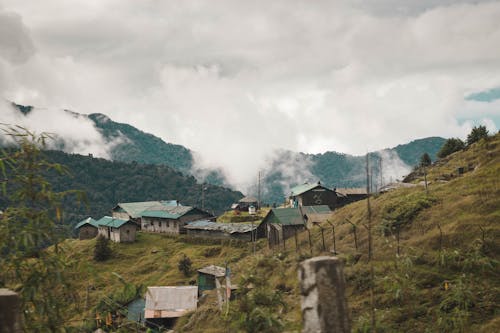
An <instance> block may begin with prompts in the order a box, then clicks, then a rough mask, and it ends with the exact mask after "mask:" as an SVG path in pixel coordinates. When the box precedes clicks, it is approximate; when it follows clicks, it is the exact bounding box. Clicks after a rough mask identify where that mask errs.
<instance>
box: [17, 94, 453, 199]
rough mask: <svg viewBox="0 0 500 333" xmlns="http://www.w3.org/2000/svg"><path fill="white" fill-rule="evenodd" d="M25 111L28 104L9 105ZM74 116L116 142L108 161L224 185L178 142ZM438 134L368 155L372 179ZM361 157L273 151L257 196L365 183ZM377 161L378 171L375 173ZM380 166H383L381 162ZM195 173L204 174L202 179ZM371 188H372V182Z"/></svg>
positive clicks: (428, 147)
mask: <svg viewBox="0 0 500 333" xmlns="http://www.w3.org/2000/svg"><path fill="white" fill-rule="evenodd" d="M14 105H15V106H16V107H17V108H18V109H19V111H20V112H22V113H23V114H24V115H26V114H29V112H31V111H32V109H33V107H31V106H22V105H18V104H14ZM66 111H67V112H70V113H72V114H75V115H78V116H84V117H87V118H88V119H90V120H91V121H92V122H93V123H94V124H95V127H96V128H97V129H98V130H99V132H100V133H101V135H102V136H103V137H104V138H105V139H106V140H108V141H113V140H114V139H122V140H115V141H118V143H117V144H115V145H113V147H112V148H111V150H110V155H111V159H113V160H115V161H122V162H138V163H145V164H156V165H168V166H170V167H171V168H173V169H175V170H178V171H180V172H182V173H184V174H187V175H195V174H196V175H197V178H198V181H200V182H206V183H210V184H214V185H226V186H228V183H227V180H226V179H225V177H224V174H223V171H222V170H221V169H211V170H196V169H195V165H194V159H193V151H191V150H190V149H188V148H186V147H184V146H182V145H177V144H172V143H167V142H165V141H164V140H162V139H161V138H159V137H157V136H154V135H152V134H149V133H146V132H144V131H141V130H139V129H137V128H136V127H134V126H131V125H129V124H125V123H118V122H115V121H113V120H111V119H110V118H109V117H108V116H106V115H104V114H100V113H92V114H89V115H82V114H78V113H76V112H73V111H69V110H66ZM444 142H445V139H444V138H441V137H429V138H422V139H418V140H414V141H411V142H409V143H407V144H400V145H398V146H396V147H394V148H389V149H384V150H381V151H378V152H372V153H370V154H369V155H370V160H371V162H370V163H371V164H372V172H373V178H374V180H376V181H379V179H380V178H381V175H382V178H383V179H384V180H385V181H386V182H388V181H391V180H392V181H395V180H396V179H397V178H399V177H402V176H403V175H401V171H402V169H405V170H408V172H409V171H410V170H409V169H411V167H413V166H415V165H416V164H418V163H419V159H420V157H421V156H422V154H424V153H428V154H429V155H430V157H431V159H432V160H433V161H434V160H436V154H437V152H438V151H439V149H440V148H441V146H442V145H443V144H444ZM365 159H366V156H353V155H349V154H343V153H338V152H334V151H328V152H325V153H320V154H305V153H297V152H292V151H287V150H280V151H276V153H275V154H274V155H273V157H272V158H271V159H270V160H269V161H268V167H267V170H265V172H264V174H265V176H264V178H263V179H262V184H261V185H262V188H263V191H262V200H263V201H264V202H268V203H273V202H276V203H280V202H282V201H283V198H284V196H285V195H286V194H288V193H287V191H288V189H289V188H290V187H293V186H295V185H297V184H300V183H303V182H305V181H318V180H320V181H321V182H322V183H323V184H325V185H326V186H328V187H360V186H366V174H365ZM380 160H382V173H380V170H379V169H380V166H381V165H380ZM384 164H385V165H384ZM200 175H203V176H202V177H201V176H200ZM256 185H257V184H255V186H254V187H251V188H250V192H251V193H247V194H251V195H255V196H256V195H257V186H256ZM374 186H375V187H376V186H377V183H376V182H375V184H374Z"/></svg>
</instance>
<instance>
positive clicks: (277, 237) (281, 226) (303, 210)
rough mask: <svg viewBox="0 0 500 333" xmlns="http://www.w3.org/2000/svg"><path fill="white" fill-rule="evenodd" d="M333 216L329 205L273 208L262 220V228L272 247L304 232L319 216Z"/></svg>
mask: <svg viewBox="0 0 500 333" xmlns="http://www.w3.org/2000/svg"><path fill="white" fill-rule="evenodd" d="M329 214H331V210H330V208H329V207H328V206H327V205H318V206H303V207H288V208H273V209H271V210H270V211H269V213H267V215H266V217H265V218H264V220H262V223H261V228H263V229H264V230H265V231H266V236H267V239H268V242H269V244H270V245H271V246H273V245H278V244H280V242H283V240H286V239H288V238H290V237H293V236H294V235H295V234H296V233H299V232H302V231H304V230H305V229H306V228H307V227H308V225H309V224H310V223H312V222H314V221H315V220H319V217H318V216H326V215H329Z"/></svg>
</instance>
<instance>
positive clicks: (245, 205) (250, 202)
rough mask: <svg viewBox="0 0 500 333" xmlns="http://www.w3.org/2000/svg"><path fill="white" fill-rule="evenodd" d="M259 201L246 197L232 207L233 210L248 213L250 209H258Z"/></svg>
mask: <svg viewBox="0 0 500 333" xmlns="http://www.w3.org/2000/svg"><path fill="white" fill-rule="evenodd" d="M258 204H259V203H258V200H257V199H256V198H254V197H244V198H241V199H240V200H239V201H238V203H235V204H233V205H232V206H231V209H233V210H237V211H240V212H248V211H249V209H250V207H254V208H255V209H258V208H259V207H258Z"/></svg>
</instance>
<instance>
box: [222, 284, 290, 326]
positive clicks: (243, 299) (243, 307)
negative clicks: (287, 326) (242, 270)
mask: <svg viewBox="0 0 500 333" xmlns="http://www.w3.org/2000/svg"><path fill="white" fill-rule="evenodd" d="M239 286H240V289H239V291H238V301H237V308H236V310H234V309H233V312H232V313H231V317H232V319H233V323H234V324H235V326H236V327H237V328H238V329H240V330H243V331H244V332H248V333H258V332H269V333H276V332H282V331H283V330H284V323H283V322H282V320H281V319H280V314H281V312H282V311H283V310H284V309H285V308H286V304H285V302H284V301H283V296H282V293H281V292H280V291H277V290H274V289H271V288H270V287H269V284H268V283H267V279H266V277H263V276H257V275H249V276H243V277H242V278H241V281H240V283H239Z"/></svg>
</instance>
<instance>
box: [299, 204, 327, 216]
mask: <svg viewBox="0 0 500 333" xmlns="http://www.w3.org/2000/svg"><path fill="white" fill-rule="evenodd" d="M331 212H332V211H331V209H330V207H328V206H327V205H318V206H302V213H303V214H306V215H309V214H329V213H331Z"/></svg>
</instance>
